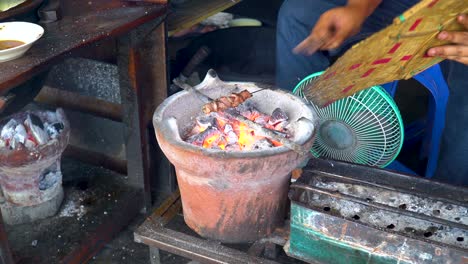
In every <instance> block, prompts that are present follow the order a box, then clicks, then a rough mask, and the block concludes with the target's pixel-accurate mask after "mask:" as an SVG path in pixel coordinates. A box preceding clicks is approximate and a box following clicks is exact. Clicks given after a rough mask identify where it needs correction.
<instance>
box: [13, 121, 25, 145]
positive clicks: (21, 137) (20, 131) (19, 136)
mask: <svg viewBox="0 0 468 264" xmlns="http://www.w3.org/2000/svg"><path fill="white" fill-rule="evenodd" d="M13 137H14V138H15V140H16V141H17V142H19V143H21V144H24V143H25V142H26V139H27V138H28V133H27V132H26V128H24V126H23V125H22V124H19V125H17V126H16V127H15V134H14V135H13Z"/></svg>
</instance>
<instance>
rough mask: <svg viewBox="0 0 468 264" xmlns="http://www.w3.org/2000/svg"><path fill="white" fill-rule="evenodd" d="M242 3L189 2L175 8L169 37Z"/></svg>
mask: <svg viewBox="0 0 468 264" xmlns="http://www.w3.org/2000/svg"><path fill="white" fill-rule="evenodd" d="M240 2H241V0H209V1H207V0H189V1H187V3H184V4H182V5H179V6H177V7H175V8H174V9H173V10H172V13H171V14H170V15H169V16H168V19H167V25H168V35H169V36H172V35H174V34H175V33H177V32H179V31H181V30H184V29H189V28H190V27H192V26H193V25H195V24H197V23H200V22H201V21H203V20H205V19H207V18H208V17H210V16H212V15H215V14H217V13H219V12H222V11H224V10H226V9H228V8H229V7H231V6H233V5H235V4H238V3H240Z"/></svg>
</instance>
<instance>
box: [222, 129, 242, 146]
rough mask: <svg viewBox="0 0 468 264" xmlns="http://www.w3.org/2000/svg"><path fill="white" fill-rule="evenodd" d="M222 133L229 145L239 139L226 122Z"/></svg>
mask: <svg viewBox="0 0 468 264" xmlns="http://www.w3.org/2000/svg"><path fill="white" fill-rule="evenodd" d="M224 134H225V135H226V141H227V143H228V144H229V145H230V144H236V143H237V141H238V140H239V138H238V137H237V135H236V133H235V132H234V130H233V129H232V126H231V125H230V124H226V126H224Z"/></svg>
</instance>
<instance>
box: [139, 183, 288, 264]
mask: <svg viewBox="0 0 468 264" xmlns="http://www.w3.org/2000/svg"><path fill="white" fill-rule="evenodd" d="M180 210H181V200H180V192H179V191H178V190H177V191H175V192H174V193H172V194H171V195H170V196H169V197H168V198H167V199H166V200H165V201H164V202H163V203H161V205H160V206H159V208H157V209H156V210H155V211H154V212H153V214H152V215H150V216H149V217H148V218H147V219H146V221H145V222H144V223H143V224H142V225H141V226H140V227H139V228H138V229H137V230H136V231H135V233H134V237H135V241H136V242H138V243H143V244H146V245H148V246H149V247H150V259H151V263H153V264H159V263H161V262H160V259H159V257H160V256H159V250H164V251H167V252H170V253H172V254H175V255H179V256H183V257H186V258H189V259H193V260H197V261H201V262H202V263H219V264H221V263H223V264H226V263H233V264H240V263H265V264H275V263H278V262H275V261H273V260H270V259H275V258H276V255H277V253H278V246H284V245H285V244H286V242H287V237H288V234H289V229H288V228H284V229H278V230H276V232H275V233H274V234H272V235H271V236H269V237H267V238H264V239H261V240H258V241H256V242H255V243H253V244H252V245H251V246H250V248H249V250H248V251H247V252H243V251H240V250H237V249H233V248H230V247H228V246H224V245H222V244H220V243H218V242H215V241H209V240H206V239H203V238H199V237H195V236H191V235H187V234H185V233H182V232H178V231H174V230H172V229H170V228H167V227H166V225H167V224H168V223H170V222H171V221H172V220H173V219H174V217H175V216H176V215H177V214H178V213H180ZM286 226H289V224H286ZM262 255H263V256H265V257H268V258H270V259H267V258H264V257H261V256H262Z"/></svg>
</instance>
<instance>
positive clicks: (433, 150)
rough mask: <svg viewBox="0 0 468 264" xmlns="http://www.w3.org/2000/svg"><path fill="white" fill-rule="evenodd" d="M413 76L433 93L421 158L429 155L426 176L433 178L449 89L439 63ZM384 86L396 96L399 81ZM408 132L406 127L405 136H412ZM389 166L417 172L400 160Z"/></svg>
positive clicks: (402, 170) (409, 172)
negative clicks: (402, 163) (404, 165)
mask: <svg viewBox="0 0 468 264" xmlns="http://www.w3.org/2000/svg"><path fill="white" fill-rule="evenodd" d="M413 78H414V79H415V80H417V81H418V82H420V83H421V84H422V85H424V87H426V88H427V89H428V90H429V92H430V93H431V95H432V97H431V98H430V101H429V109H428V113H427V120H426V124H425V133H424V138H423V141H422V148H421V158H425V157H427V166H426V172H425V176H426V178H432V177H433V176H434V173H435V170H436V168H437V161H438V157H439V148H440V141H441V137H442V131H443V130H444V126H445V112H446V107H447V100H448V96H449V89H448V86H447V83H446V81H445V79H444V77H443V74H442V71H441V69H440V66H439V65H438V64H436V65H434V66H432V67H431V68H429V69H427V70H425V71H423V72H421V73H419V74H417V75H415V76H414V77H413ZM382 86H383V87H384V89H385V90H386V91H387V92H388V93H390V94H391V95H392V96H393V97H394V96H395V92H396V89H397V86H398V81H394V82H391V83H387V84H384V85H382ZM406 132H408V130H407V129H406V128H405V137H408V138H411V136H412V135H411V134H409V135H408V136H406ZM387 168H390V169H395V170H398V171H401V172H404V173H408V174H415V173H414V172H413V173H412V171H411V170H409V169H407V168H405V167H403V166H402V165H401V164H399V163H398V162H396V163H394V164H390V165H389V166H388V167H387Z"/></svg>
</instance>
